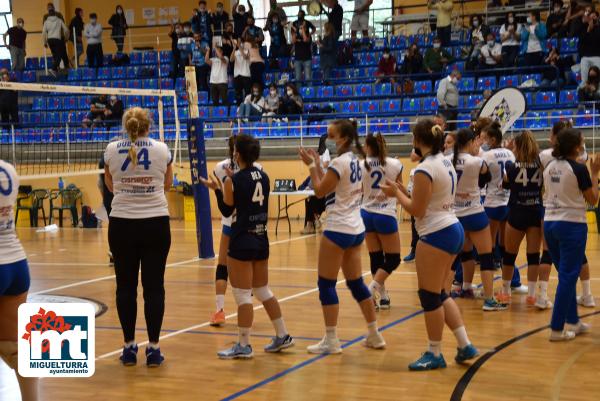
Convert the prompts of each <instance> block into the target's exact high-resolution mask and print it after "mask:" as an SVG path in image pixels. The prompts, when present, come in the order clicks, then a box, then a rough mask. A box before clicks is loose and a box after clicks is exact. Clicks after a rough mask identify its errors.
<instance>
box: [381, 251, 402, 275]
mask: <svg viewBox="0 0 600 401" xmlns="http://www.w3.org/2000/svg"><path fill="white" fill-rule="evenodd" d="M398 266H400V254H399V253H386V254H385V262H384V264H383V270H385V271H386V273H387V274H392V272H393V271H394V270H396V269H397V268H398Z"/></svg>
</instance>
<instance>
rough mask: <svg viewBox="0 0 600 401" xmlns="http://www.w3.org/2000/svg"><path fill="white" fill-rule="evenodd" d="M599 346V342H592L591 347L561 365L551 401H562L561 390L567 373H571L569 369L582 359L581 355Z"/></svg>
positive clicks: (555, 378)
mask: <svg viewBox="0 0 600 401" xmlns="http://www.w3.org/2000/svg"><path fill="white" fill-rule="evenodd" d="M597 346H598V342H596V341H592V343H591V344H589V345H587V346H585V347H583V348H581V349H580V350H578V351H577V352H575V353H574V354H573V355H571V356H570V357H569V359H567V360H566V361H565V362H563V363H562V364H561V365H560V368H559V369H558V372H557V373H556V374H555V375H554V380H553V382H552V390H550V397H552V398H551V400H550V401H558V400H560V390H561V387H562V384H563V382H564V381H565V377H566V376H567V373H568V372H569V369H571V367H572V366H573V364H574V363H575V362H577V360H578V359H579V358H580V357H581V355H583V354H585V353H586V352H588V351H589V350H590V349H592V348H595V347H597Z"/></svg>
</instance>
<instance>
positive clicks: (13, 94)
mask: <svg viewBox="0 0 600 401" xmlns="http://www.w3.org/2000/svg"><path fill="white" fill-rule="evenodd" d="M0 78H1V79H2V81H3V82H8V81H10V74H9V72H8V70H6V69H2V71H0ZM0 117H1V121H2V126H3V127H8V124H14V125H15V128H17V127H18V124H19V93H18V91H13V90H1V91H0Z"/></svg>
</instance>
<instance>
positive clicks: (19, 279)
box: [0, 259, 31, 296]
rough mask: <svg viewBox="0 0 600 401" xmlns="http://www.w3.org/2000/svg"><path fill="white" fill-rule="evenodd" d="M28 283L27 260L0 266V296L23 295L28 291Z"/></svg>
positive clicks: (29, 281)
mask: <svg viewBox="0 0 600 401" xmlns="http://www.w3.org/2000/svg"><path fill="white" fill-rule="evenodd" d="M30 283H31V280H30V278H29V264H27V259H23V260H20V261H18V262H14V263H10V264H7V265H0V296H2V295H19V294H23V293H24V292H27V291H28V290H29V285H30Z"/></svg>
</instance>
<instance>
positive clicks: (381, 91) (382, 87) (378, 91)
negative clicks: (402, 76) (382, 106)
mask: <svg viewBox="0 0 600 401" xmlns="http://www.w3.org/2000/svg"><path fill="white" fill-rule="evenodd" d="M391 94H392V85H391V84H388V83H383V84H381V83H379V84H375V95H376V96H383V95H391Z"/></svg>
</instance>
